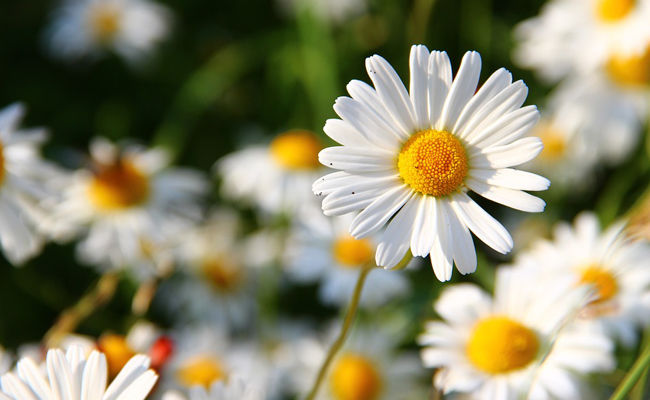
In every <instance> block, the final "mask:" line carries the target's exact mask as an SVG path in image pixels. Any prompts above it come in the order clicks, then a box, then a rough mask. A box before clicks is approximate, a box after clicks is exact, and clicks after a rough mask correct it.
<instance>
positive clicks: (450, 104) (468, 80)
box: [436, 51, 481, 131]
mask: <svg viewBox="0 0 650 400" xmlns="http://www.w3.org/2000/svg"><path fill="white" fill-rule="evenodd" d="M480 74H481V56H480V55H479V54H478V53H477V52H475V51H468V52H467V53H465V55H464V56H463V60H462V61H461V63H460V67H459V68H458V73H457V74H456V78H455V79H454V81H453V83H452V84H451V88H450V89H449V94H448V95H447V99H446V100H445V105H444V106H443V107H442V112H441V115H440V127H441V129H444V130H446V131H451V128H453V127H454V125H455V124H456V120H457V119H458V116H459V115H460V113H461V112H462V111H463V108H464V107H465V105H466V104H467V102H468V101H469V100H470V99H471V98H472V96H473V95H474V93H475V92H476V85H477V84H478V79H479V76H480ZM436 126H438V124H436Z"/></svg>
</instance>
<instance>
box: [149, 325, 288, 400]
mask: <svg viewBox="0 0 650 400" xmlns="http://www.w3.org/2000/svg"><path fill="white" fill-rule="evenodd" d="M171 337H172V340H173V342H174V353H173V355H172V357H171V358H170V359H169V362H168V363H167V364H166V365H165V367H164V369H163V373H162V375H161V388H162V389H163V392H165V391H167V390H188V389H190V388H192V387H195V386H201V387H203V388H204V389H206V390H208V389H210V388H211V387H212V386H213V385H214V384H215V383H217V382H224V383H228V382H229V381H230V378H231V377H235V376H240V377H246V379H247V384H249V385H251V386H253V387H260V388H266V391H265V397H264V398H265V399H275V398H277V395H278V393H279V390H280V388H279V387H278V386H279V385H278V382H279V379H280V376H279V372H278V371H276V370H275V368H274V366H273V365H272V364H271V362H270V360H269V359H268V357H267V355H266V354H265V353H264V352H263V351H262V349H260V348H259V347H258V346H257V345H255V344H253V343H251V342H245V341H237V342H235V341H231V340H229V339H228V337H227V335H226V334H225V333H224V331H223V330H221V329H218V328H216V327H214V326H208V325H204V326H192V327H191V328H187V329H185V330H182V331H178V332H175V333H172V335H171ZM252 372H254V373H252Z"/></svg>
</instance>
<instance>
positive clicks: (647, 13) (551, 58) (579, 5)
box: [514, 0, 650, 80]
mask: <svg viewBox="0 0 650 400" xmlns="http://www.w3.org/2000/svg"><path fill="white" fill-rule="evenodd" d="M649 19H650V1H648V0H553V1H551V2H549V3H547V4H546V5H545V6H544V8H543V9H542V12H541V14H540V15H539V16H537V17H535V18H532V19H530V20H527V21H524V22H523V23H521V24H520V25H519V26H518V27H517V28H516V29H515V36H516V37H517V39H518V41H519V46H518V48H517V49H516V50H515V53H514V58H515V60H516V61H517V62H518V63H519V64H520V65H522V66H524V67H528V68H532V69H535V70H536V71H537V72H539V74H540V75H541V76H542V77H543V78H545V79H548V80H558V79H560V78H562V77H564V76H566V75H568V74H570V73H573V72H585V71H590V70H593V69H594V68H598V67H599V66H601V65H604V64H605V63H606V62H607V60H608V59H610V57H611V56H612V55H613V54H621V55H623V56H626V57H627V56H633V55H639V54H641V53H643V52H644V51H645V50H646V47H647V45H648V43H649V42H650V25H648V23H647V22H648V20H649Z"/></svg>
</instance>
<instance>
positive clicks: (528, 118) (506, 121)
mask: <svg viewBox="0 0 650 400" xmlns="http://www.w3.org/2000/svg"><path fill="white" fill-rule="evenodd" d="M537 121H539V111H538V110H537V107H535V106H526V107H523V108H519V109H517V110H515V111H512V112H510V113H508V114H505V115H503V116H502V117H500V118H497V119H495V120H494V122H492V123H491V124H489V125H481V127H479V128H477V129H476V130H475V131H474V132H471V133H470V134H469V136H468V138H467V143H469V144H471V145H474V146H477V147H481V148H485V147H489V146H494V145H503V144H508V143H510V142H512V141H513V140H516V139H519V138H520V137H522V136H524V135H525V134H526V133H528V132H529V131H530V130H531V129H532V127H533V126H535V124H536V123H537Z"/></svg>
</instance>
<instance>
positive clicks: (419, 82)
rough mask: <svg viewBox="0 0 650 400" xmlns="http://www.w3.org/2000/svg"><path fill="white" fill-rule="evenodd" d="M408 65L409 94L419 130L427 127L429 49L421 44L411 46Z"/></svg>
mask: <svg viewBox="0 0 650 400" xmlns="http://www.w3.org/2000/svg"><path fill="white" fill-rule="evenodd" d="M409 65H410V70H411V84H410V87H409V94H410V96H411V103H413V110H414V112H415V122H416V125H417V127H416V129H417V130H421V129H425V128H428V127H429V101H428V90H429V84H428V69H429V49H427V47H426V46H422V45H418V46H412V47H411V56H410V59H409Z"/></svg>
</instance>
